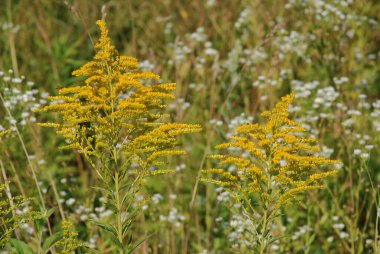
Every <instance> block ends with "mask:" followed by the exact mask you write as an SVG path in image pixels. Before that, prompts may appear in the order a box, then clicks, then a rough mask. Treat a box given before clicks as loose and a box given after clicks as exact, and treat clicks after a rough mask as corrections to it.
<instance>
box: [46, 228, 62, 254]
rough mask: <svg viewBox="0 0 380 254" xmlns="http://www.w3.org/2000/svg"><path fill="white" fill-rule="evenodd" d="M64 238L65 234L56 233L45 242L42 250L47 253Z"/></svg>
mask: <svg viewBox="0 0 380 254" xmlns="http://www.w3.org/2000/svg"><path fill="white" fill-rule="evenodd" d="M62 237H63V234H62V232H58V233H55V234H53V235H51V236H49V237H48V238H47V239H46V240H45V241H44V244H43V245H42V250H43V252H44V253H47V252H48V251H49V250H50V248H51V247H52V246H53V245H54V244H55V243H56V242H58V241H59V240H60V239H62Z"/></svg>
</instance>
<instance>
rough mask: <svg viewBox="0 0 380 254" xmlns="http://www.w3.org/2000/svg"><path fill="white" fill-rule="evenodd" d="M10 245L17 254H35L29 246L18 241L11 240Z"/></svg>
mask: <svg viewBox="0 0 380 254" xmlns="http://www.w3.org/2000/svg"><path fill="white" fill-rule="evenodd" d="M8 245H9V246H10V247H13V248H14V249H13V250H15V251H16V253H17V254H34V252H33V250H32V249H31V248H30V247H28V245H27V244H26V243H24V242H22V241H20V240H17V239H10V240H9V241H8Z"/></svg>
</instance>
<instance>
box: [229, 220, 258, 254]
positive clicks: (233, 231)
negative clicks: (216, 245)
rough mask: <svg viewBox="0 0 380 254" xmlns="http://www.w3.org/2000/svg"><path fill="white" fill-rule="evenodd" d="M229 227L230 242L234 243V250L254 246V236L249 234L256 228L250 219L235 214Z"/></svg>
mask: <svg viewBox="0 0 380 254" xmlns="http://www.w3.org/2000/svg"><path fill="white" fill-rule="evenodd" d="M228 227H229V229H230V232H229V234H228V240H229V241H230V242H231V243H232V247H233V248H236V249H237V248H240V247H243V246H251V245H252V244H253V239H252V236H251V235H250V234H249V233H247V232H251V231H252V228H254V227H255V225H254V223H253V222H252V221H251V220H250V219H248V218H246V217H244V216H242V215H240V214H235V215H233V216H232V218H231V220H230V223H229V224H228Z"/></svg>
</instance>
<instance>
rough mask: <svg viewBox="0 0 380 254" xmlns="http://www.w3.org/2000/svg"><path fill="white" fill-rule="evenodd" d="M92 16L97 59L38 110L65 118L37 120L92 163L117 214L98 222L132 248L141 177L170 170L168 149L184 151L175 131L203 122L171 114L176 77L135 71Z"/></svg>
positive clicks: (194, 128)
mask: <svg viewBox="0 0 380 254" xmlns="http://www.w3.org/2000/svg"><path fill="white" fill-rule="evenodd" d="M97 24H98V26H99V28H100V31H101V36H100V40H99V42H98V43H97V44H96V45H95V49H96V54H95V57H94V59H93V60H92V61H90V62H88V63H86V64H85V65H83V66H82V67H81V68H79V69H78V70H75V71H74V72H73V75H75V76H78V77H86V79H85V82H84V84H83V85H78V86H74V87H68V88H61V89H59V91H58V95H57V96H51V97H49V99H50V100H51V101H52V103H51V104H50V105H48V106H46V107H44V108H43V109H41V110H40V111H43V112H47V111H52V112H56V113H58V114H59V115H60V116H61V117H62V119H63V122H62V123H42V124H40V125H41V126H47V127H54V128H55V129H56V130H57V133H59V134H61V135H63V137H65V139H66V141H67V145H65V146H63V147H61V148H63V149H76V150H78V151H79V152H80V153H82V154H83V155H84V156H85V158H86V159H87V161H88V162H89V163H90V164H91V166H92V167H93V168H94V169H95V170H96V172H97V173H98V175H99V178H100V179H101V180H102V182H103V183H104V185H105V186H106V187H105V188H103V190H104V191H105V192H107V193H108V194H109V196H110V197H111V200H112V202H111V204H110V206H111V208H113V209H114V211H115V215H116V216H115V217H116V222H115V224H112V225H111V224H104V223H101V222H96V223H97V224H98V225H99V226H100V227H101V228H103V229H105V230H106V231H107V232H108V233H109V234H110V237H111V239H112V241H113V242H114V244H115V246H117V248H118V250H119V253H127V252H129V251H130V249H133V248H135V246H134V245H133V242H131V241H130V239H131V238H132V236H130V233H131V232H130V229H131V227H132V225H133V219H134V216H135V212H136V210H138V209H136V202H135V201H136V199H135V196H136V193H137V192H139V191H140V190H141V185H142V184H143V179H144V178H145V177H148V176H152V175H158V174H167V173H172V172H173V170H171V169H166V168H165V163H164V160H165V157H167V156H169V155H177V154H185V151H184V150H180V149H177V148H176V147H177V146H178V144H179V143H178V141H177V137H178V136H179V135H181V134H183V133H190V132H198V131H200V130H201V127H200V126H199V125H195V124H180V123H170V122H168V121H167V120H166V118H167V117H168V115H167V114H165V107H166V100H167V99H173V98H174V95H173V94H172V92H173V91H174V90H175V86H176V85H175V84H174V83H165V84H158V83H157V81H158V80H159V78H160V77H159V76H158V75H157V74H154V73H151V72H145V71H140V70H139V68H138V61H137V59H135V58H133V57H129V56H120V55H119V53H118V51H117V50H116V49H115V47H114V46H113V45H112V44H111V40H110V38H109V35H108V30H107V28H106V23H105V22H104V21H102V20H99V21H97ZM114 225H115V226H114Z"/></svg>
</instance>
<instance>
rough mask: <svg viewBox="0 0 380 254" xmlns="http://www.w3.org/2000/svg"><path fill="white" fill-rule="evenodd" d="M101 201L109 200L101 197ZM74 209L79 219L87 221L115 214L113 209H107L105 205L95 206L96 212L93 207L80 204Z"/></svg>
mask: <svg viewBox="0 0 380 254" xmlns="http://www.w3.org/2000/svg"><path fill="white" fill-rule="evenodd" d="M99 202H100V203H102V204H105V203H106V202H107V198H105V197H100V198H99ZM74 211H75V213H76V214H77V215H78V216H79V219H80V220H81V221H84V222H86V221H87V220H89V219H93V220H99V219H102V218H106V217H109V216H111V215H112V214H113V212H112V210H110V209H107V208H106V206H105V205H101V206H99V207H95V208H94V212H93V209H92V208H91V207H86V206H85V205H79V206H78V207H77V208H76V209H75V210H74Z"/></svg>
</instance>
